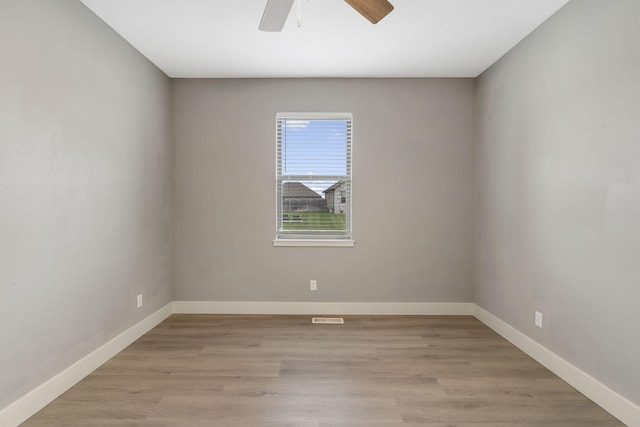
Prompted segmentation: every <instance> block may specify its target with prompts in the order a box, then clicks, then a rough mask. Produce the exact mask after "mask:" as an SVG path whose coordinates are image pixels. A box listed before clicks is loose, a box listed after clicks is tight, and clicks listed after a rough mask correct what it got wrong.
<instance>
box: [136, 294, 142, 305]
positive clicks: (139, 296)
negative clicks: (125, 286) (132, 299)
mask: <svg viewBox="0 0 640 427" xmlns="http://www.w3.org/2000/svg"><path fill="white" fill-rule="evenodd" d="M137 302H138V308H140V307H142V294H140V295H138V300H137Z"/></svg>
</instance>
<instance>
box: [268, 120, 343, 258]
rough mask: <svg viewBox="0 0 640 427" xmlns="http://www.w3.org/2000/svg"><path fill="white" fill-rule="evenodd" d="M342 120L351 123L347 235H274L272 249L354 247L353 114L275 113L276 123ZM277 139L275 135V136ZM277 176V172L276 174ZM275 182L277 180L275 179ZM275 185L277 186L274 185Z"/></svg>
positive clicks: (277, 213) (277, 212)
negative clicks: (303, 120) (298, 236)
mask: <svg viewBox="0 0 640 427" xmlns="http://www.w3.org/2000/svg"><path fill="white" fill-rule="evenodd" d="M283 118H286V119H312V120H313V119H338V120H340V119H344V120H349V121H350V122H351V141H350V152H351V160H350V164H349V166H350V175H349V177H350V180H349V185H350V187H351V191H350V194H349V219H348V223H349V234H348V235H347V236H345V238H344V239H343V238H333V236H332V238H322V237H321V236H313V237H309V238H304V237H300V238H291V237H283V236H278V235H276V238H275V239H274V240H273V246H274V247H354V246H355V240H353V223H352V221H353V218H352V216H351V212H352V205H353V114H352V113H344V112H343V113H324V112H312V113H300V112H296V113H276V122H277V121H278V120H280V119H283ZM276 132H277V131H276ZM276 138H277V135H276ZM277 161H278V153H277V151H276V162H277ZM276 175H277V172H276ZM276 181H277V179H276ZM276 185H277V184H276ZM278 215H279V211H278V207H277V206H276V218H277V217H278Z"/></svg>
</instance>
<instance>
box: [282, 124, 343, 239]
mask: <svg viewBox="0 0 640 427" xmlns="http://www.w3.org/2000/svg"><path fill="white" fill-rule="evenodd" d="M351 122H352V118H351V114H348V113H326V114H325V113H278V115H277V116H276V128H277V136H276V140H277V141H276V143H277V150H276V151H277V154H276V156H277V164H276V206H277V212H276V229H277V232H276V238H277V239H350V238H351Z"/></svg>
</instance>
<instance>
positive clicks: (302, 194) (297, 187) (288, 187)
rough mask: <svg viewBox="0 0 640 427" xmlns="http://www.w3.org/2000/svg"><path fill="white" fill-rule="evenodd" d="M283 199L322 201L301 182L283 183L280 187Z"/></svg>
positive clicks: (319, 196)
mask: <svg viewBox="0 0 640 427" xmlns="http://www.w3.org/2000/svg"><path fill="white" fill-rule="evenodd" d="M282 196H283V197H295V198H300V199H322V196H321V195H320V194H318V193H316V192H315V191H313V190H312V189H310V188H309V187H307V186H306V185H304V184H303V183H301V182H285V183H284V184H283V185H282Z"/></svg>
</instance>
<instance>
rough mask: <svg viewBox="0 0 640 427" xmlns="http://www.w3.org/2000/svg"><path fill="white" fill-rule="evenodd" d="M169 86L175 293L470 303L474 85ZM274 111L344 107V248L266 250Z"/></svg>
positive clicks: (180, 296) (271, 214) (271, 212)
mask: <svg viewBox="0 0 640 427" xmlns="http://www.w3.org/2000/svg"><path fill="white" fill-rule="evenodd" d="M172 91H173V92H172V96H173V99H172V105H173V118H174V122H173V131H174V143H175V147H174V155H175V163H174V165H175V166H174V167H175V171H174V172H175V217H174V218H175V221H174V236H175V261H174V273H175V275H174V283H175V293H176V299H177V300H204V301H209V300H211V301H362V302H372V301H383V302H386V301H398V302H402V301H415V302H421V301H425V302H454V301H455V302H468V301H470V300H471V266H472V249H473V248H472V234H473V233H472V225H473V215H472V212H471V207H472V204H473V203H472V199H473V197H472V191H473V184H472V181H473V137H474V120H475V119H474V117H475V110H474V97H475V83H474V81H473V80H470V79H466V80H465V79H459V80H455V79H449V80H447V79H418V80H411V79H409V80H375V79H371V80H366V79H358V80H340V79H336V80H317V79H299V80H174V81H172ZM279 111H281V112H298V111H302V112H308V111H328V112H352V113H353V135H354V136H353V152H354V158H353V170H354V172H353V174H354V175H353V236H354V239H355V240H356V246H355V247H354V248H283V247H277V248H275V247H273V245H272V240H273V238H274V237H275V211H276V209H275V200H274V198H275V116H276V113H277V112H279ZM380 195H388V196H389V197H388V199H386V200H381V198H380ZM310 279H316V280H318V291H316V292H310V291H309V280H310Z"/></svg>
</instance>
